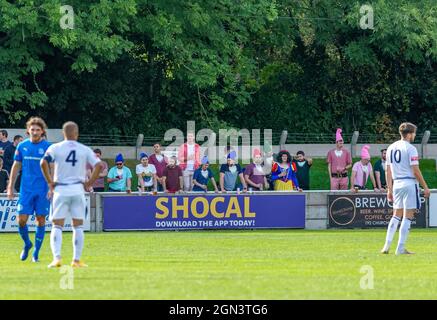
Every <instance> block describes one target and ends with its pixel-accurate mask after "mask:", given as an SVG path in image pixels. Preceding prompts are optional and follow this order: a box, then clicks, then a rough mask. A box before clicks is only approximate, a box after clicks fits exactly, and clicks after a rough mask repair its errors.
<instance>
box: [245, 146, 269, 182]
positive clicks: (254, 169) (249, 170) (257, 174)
mask: <svg viewBox="0 0 437 320" xmlns="http://www.w3.org/2000/svg"><path fill="white" fill-rule="evenodd" d="M262 162H263V159H262V156H261V151H260V150H259V149H255V150H253V163H251V164H249V165H248V166H247V167H246V168H245V170H244V179H245V180H246V183H247V187H248V188H253V190H255V191H256V190H260V191H261V190H264V189H268V188H269V183H268V182H267V179H266V176H265V173H264V170H263V167H262V165H261V164H262Z"/></svg>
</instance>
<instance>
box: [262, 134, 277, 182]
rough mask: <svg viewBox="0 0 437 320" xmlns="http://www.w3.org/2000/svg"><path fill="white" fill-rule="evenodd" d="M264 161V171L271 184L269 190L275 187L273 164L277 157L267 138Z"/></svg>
mask: <svg viewBox="0 0 437 320" xmlns="http://www.w3.org/2000/svg"><path fill="white" fill-rule="evenodd" d="M263 150H264V161H263V163H262V166H263V169H264V172H265V174H266V179H267V182H268V184H269V188H268V190H274V189H275V182H274V181H273V180H272V166H273V162H274V159H275V158H276V157H277V155H276V154H274V153H273V148H272V145H271V144H270V142H269V141H268V140H267V141H265V142H264V147H263Z"/></svg>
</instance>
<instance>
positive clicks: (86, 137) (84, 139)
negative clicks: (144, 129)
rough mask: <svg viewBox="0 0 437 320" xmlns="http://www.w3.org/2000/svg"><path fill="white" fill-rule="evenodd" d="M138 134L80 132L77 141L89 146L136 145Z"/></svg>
mask: <svg viewBox="0 0 437 320" xmlns="http://www.w3.org/2000/svg"><path fill="white" fill-rule="evenodd" d="M137 137H138V136H125V135H102V134H81V135H80V136H79V142H81V143H83V144H85V145H90V146H126V147H134V146H136V142H137Z"/></svg>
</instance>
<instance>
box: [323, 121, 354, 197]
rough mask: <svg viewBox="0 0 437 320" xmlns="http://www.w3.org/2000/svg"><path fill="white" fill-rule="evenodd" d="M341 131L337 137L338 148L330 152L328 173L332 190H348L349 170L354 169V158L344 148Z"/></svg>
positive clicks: (339, 130) (338, 131)
mask: <svg viewBox="0 0 437 320" xmlns="http://www.w3.org/2000/svg"><path fill="white" fill-rule="evenodd" d="M341 132H342V130H341V129H337V133H336V135H335V142H336V148H335V149H332V150H330V151H329V152H328V157H327V162H328V172H329V177H330V179H331V190H348V184H349V179H348V174H347V173H348V170H349V169H350V168H352V157H351V154H350V152H349V151H348V150H346V148H344V141H343V137H342V136H341Z"/></svg>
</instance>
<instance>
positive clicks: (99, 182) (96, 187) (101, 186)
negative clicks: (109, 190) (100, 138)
mask: <svg viewBox="0 0 437 320" xmlns="http://www.w3.org/2000/svg"><path fill="white" fill-rule="evenodd" d="M93 152H94V154H95V155H96V157H97V158H99V159H100V163H101V165H102V170H101V171H100V173H99V178H97V179H96V181H95V182H94V183H93V186H92V188H91V191H92V192H104V191H105V177H106V176H107V175H108V164H107V163H106V162H105V161H103V160H102V150H100V149H94V150H93ZM93 169H94V168H93V167H92V166H91V165H90V164H87V178H88V179H89V178H91V173H92V171H93Z"/></svg>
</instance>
